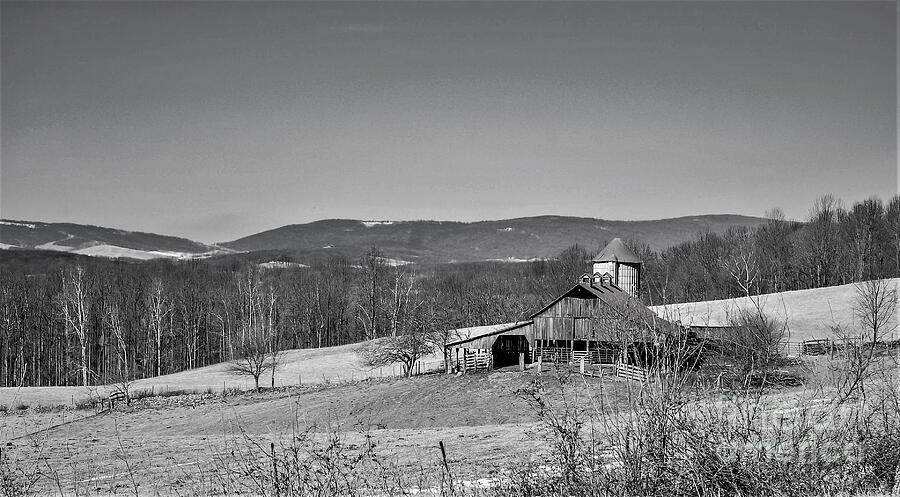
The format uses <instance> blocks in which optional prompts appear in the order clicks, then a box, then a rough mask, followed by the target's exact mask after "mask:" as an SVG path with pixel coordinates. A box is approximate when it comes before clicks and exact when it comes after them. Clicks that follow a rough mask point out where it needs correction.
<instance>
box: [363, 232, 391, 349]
mask: <svg viewBox="0 0 900 497" xmlns="http://www.w3.org/2000/svg"><path fill="white" fill-rule="evenodd" d="M360 266H362V270H363V274H364V277H365V292H366V294H365V302H363V303H360V306H359V310H360V312H362V318H361V319H360V322H361V323H362V325H363V327H364V329H365V332H366V339H368V340H371V339H373V338H375V337H377V336H378V335H379V333H378V331H379V330H378V316H379V314H380V312H381V300H382V295H381V294H382V288H381V287H382V286H383V285H384V277H385V275H384V273H385V271H386V270H387V261H386V260H385V257H384V253H382V252H381V250H379V249H378V247H372V248H371V249H369V251H368V252H366V254H365V255H364V256H363V257H362V260H361V261H360Z"/></svg>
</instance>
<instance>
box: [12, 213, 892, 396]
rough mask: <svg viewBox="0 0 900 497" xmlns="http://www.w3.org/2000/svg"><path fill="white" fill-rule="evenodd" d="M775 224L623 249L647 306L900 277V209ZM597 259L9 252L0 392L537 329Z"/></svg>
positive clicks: (580, 251)
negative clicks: (544, 310) (348, 347)
mask: <svg viewBox="0 0 900 497" xmlns="http://www.w3.org/2000/svg"><path fill="white" fill-rule="evenodd" d="M767 217H768V221H766V222H765V223H764V224H762V225H760V226H759V227H758V228H756V229H743V228H741V229H737V228H736V229H731V230H729V231H727V232H726V233H724V234H723V235H718V234H715V233H700V234H698V235H697V236H696V238H695V239H693V240H691V241H689V242H685V243H682V244H679V245H676V246H674V247H671V248H668V249H665V250H662V251H653V250H651V249H650V247H648V246H647V245H646V244H644V243H642V242H641V241H640V240H629V241H628V243H629V245H630V246H631V247H632V248H633V249H635V251H636V252H638V253H639V255H641V257H642V258H643V260H644V268H643V273H642V295H641V298H642V299H643V300H644V301H645V302H646V303H648V304H660V303H673V302H685V301H697V300H709V299H719V298H728V297H735V296H741V295H750V294H757V293H768V292H777V291H785V290H797V289H805V288H817V287H822V286H828V285H836V284H842V283H850V282H855V281H863V280H869V279H876V278H884V277H895V276H898V275H900V196H895V197H893V198H892V199H890V201H889V202H888V203H887V205H885V204H884V203H883V202H882V201H881V200H879V199H877V198H874V197H873V198H870V199H867V200H864V201H861V202H857V203H855V204H853V205H852V206H851V207H849V208H844V207H843V205H842V203H841V202H840V201H839V200H838V199H837V198H835V197H833V196H830V195H828V196H824V197H822V198H820V199H818V200H817V201H816V203H815V205H814V206H813V207H812V208H811V209H810V213H809V216H808V218H807V219H804V220H803V221H802V222H800V221H791V220H786V219H785V217H784V215H783V214H782V213H781V212H780V211H778V210H773V211H771V212H770V213H769V214H768V216H767ZM600 248H602V247H591V248H585V247H579V246H577V245H576V246H572V247H569V248H568V249H566V250H564V251H563V252H562V253H560V254H559V255H558V256H557V257H555V258H552V259H546V260H541V261H534V262H528V263H503V262H484V263H465V264H443V265H431V266H426V265H403V266H395V265H391V262H392V261H391V259H389V258H388V257H386V256H385V255H384V254H383V253H381V251H380V250H379V249H378V248H376V247H373V248H372V249H371V250H369V251H368V252H367V253H366V254H364V255H363V256H362V257H360V258H359V259H349V258H345V257H339V256H335V257H331V258H330V259H328V260H326V261H324V262H322V263H317V264H314V265H312V266H311V267H283V268H278V269H267V268H266V267H265V266H262V265H259V264H257V262H256V261H253V260H250V259H247V258H244V259H242V258H234V257H232V258H224V259H210V260H192V261H181V262H178V261H148V262H126V261H116V260H105V259H94V258H88V257H74V256H71V255H68V254H49V255H48V254H43V253H39V252H31V253H25V252H9V251H4V253H3V254H2V256H0V257H2V258H3V259H2V260H0V269H2V271H0V386H54V385H88V384H105V383H114V382H120V381H127V380H134V379H139V378H145V377H150V376H157V375H162V374H168V373H174V372H177V371H181V370H184V369H190V368H195V367H201V366H205V365H209V364H215V363H219V362H223V361H239V360H240V361H239V363H241V364H246V365H247V366H246V367H247V369H255V370H259V369H260V366H261V364H262V363H261V361H265V360H268V359H266V357H270V356H271V353H272V352H277V351H278V350H284V349H293V348H315V347H329V346H335V345H345V344H351V343H356V342H360V341H364V340H371V339H374V338H379V337H398V336H400V337H402V336H405V335H409V334H410V333H412V332H417V333H419V334H421V333H420V332H423V331H425V332H428V333H429V334H430V336H432V337H435V336H436V337H440V336H441V332H442V331H446V330H448V329H452V328H459V327H467V326H479V325H487V324H496V323H503V322H511V321H518V320H522V319H527V317H528V316H529V315H530V314H531V313H532V312H534V311H535V310H537V309H539V308H540V307H541V306H542V305H543V304H545V303H546V302H548V301H549V300H550V299H553V298H555V297H557V296H559V295H560V294H562V293H563V292H564V291H566V290H568V289H569V288H570V287H571V285H572V284H573V282H574V281H575V280H576V279H577V278H578V276H579V275H581V274H582V273H583V272H585V271H589V270H590V263H589V261H590V258H591V257H592V256H593V255H595V253H596V252H597V251H599V250H600ZM285 259H290V258H289V257H286V258H285ZM444 338H445V339H446V338H447V337H444ZM253 357H256V359H253ZM254 361H255V362H254ZM257 379H258V378H257Z"/></svg>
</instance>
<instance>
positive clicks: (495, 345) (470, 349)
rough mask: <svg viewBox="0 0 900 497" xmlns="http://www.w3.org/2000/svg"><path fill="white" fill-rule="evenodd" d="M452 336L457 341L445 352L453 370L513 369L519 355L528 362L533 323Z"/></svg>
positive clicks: (468, 330)
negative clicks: (509, 367) (455, 337)
mask: <svg viewBox="0 0 900 497" xmlns="http://www.w3.org/2000/svg"><path fill="white" fill-rule="evenodd" d="M451 333H452V334H453V335H455V336H457V337H458V338H457V339H456V340H454V341H452V342H449V343H447V345H446V348H447V352H448V354H449V358H450V360H451V363H452V364H453V366H454V368H455V369H456V370H478V369H493V368H502V367H505V366H512V365H515V364H518V362H519V354H524V357H525V358H526V361H527V362H531V342H532V341H533V340H534V326H533V322H532V321H519V322H514V323H503V324H495V325H489V326H475V327H471V328H460V329H456V330H452V331H451Z"/></svg>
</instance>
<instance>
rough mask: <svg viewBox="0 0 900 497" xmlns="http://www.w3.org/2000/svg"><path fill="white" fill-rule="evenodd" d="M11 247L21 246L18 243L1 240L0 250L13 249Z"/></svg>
mask: <svg viewBox="0 0 900 497" xmlns="http://www.w3.org/2000/svg"><path fill="white" fill-rule="evenodd" d="M11 248H19V247H18V246H17V245H10V244H8V243H2V242H0V250H7V249H11Z"/></svg>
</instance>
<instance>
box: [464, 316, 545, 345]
mask: <svg viewBox="0 0 900 497" xmlns="http://www.w3.org/2000/svg"><path fill="white" fill-rule="evenodd" d="M533 323H534V321H518V322H515V323H503V324H491V325H488V326H473V327H471V328H459V329H456V330H451V332H450V333H451V336H456V337H458V338H457V339H456V340H455V341H453V342H449V343H447V348H455V347H460V346H462V345H470V346H468V347H462V348H478V349H489V348H491V345H493V342H494V339H496V336H498V335H502V334H503V333H509V332H511V331H519V333H514V334H523V335H524V334H526V333H525V331H524V330H522V328H525V327H526V326H530V325H531V324H533ZM489 337H493V339H489V340H482V339H485V338H489ZM476 342H479V343H476ZM473 344H474V345H477V346H474V345H473Z"/></svg>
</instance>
